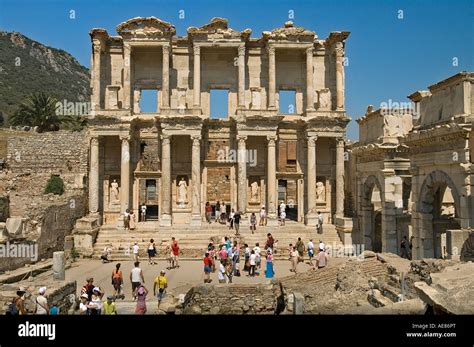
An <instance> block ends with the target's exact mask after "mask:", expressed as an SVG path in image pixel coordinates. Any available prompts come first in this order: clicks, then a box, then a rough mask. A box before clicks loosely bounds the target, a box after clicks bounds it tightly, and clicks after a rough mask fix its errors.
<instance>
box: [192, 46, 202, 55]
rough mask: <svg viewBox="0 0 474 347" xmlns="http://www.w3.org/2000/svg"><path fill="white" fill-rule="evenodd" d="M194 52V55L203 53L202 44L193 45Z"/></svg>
mask: <svg viewBox="0 0 474 347" xmlns="http://www.w3.org/2000/svg"><path fill="white" fill-rule="evenodd" d="M193 53H194V55H200V54H201V46H198V45H193Z"/></svg>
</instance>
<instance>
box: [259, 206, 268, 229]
mask: <svg viewBox="0 0 474 347" xmlns="http://www.w3.org/2000/svg"><path fill="white" fill-rule="evenodd" d="M266 218H267V212H266V211H265V206H262V208H261V209H260V222H259V225H260V226H264V225H267V221H266Z"/></svg>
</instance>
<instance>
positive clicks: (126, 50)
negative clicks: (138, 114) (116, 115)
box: [123, 44, 132, 109]
mask: <svg viewBox="0 0 474 347" xmlns="http://www.w3.org/2000/svg"><path fill="white" fill-rule="evenodd" d="M131 51H132V48H131V47H130V45H127V44H125V45H124V46H123V108H124V109H130V108H131V93H132V91H131V66H132V61H131V60H132V54H131Z"/></svg>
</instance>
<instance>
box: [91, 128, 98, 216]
mask: <svg viewBox="0 0 474 347" xmlns="http://www.w3.org/2000/svg"><path fill="white" fill-rule="evenodd" d="M90 146H91V151H90V153H91V154H90V155H91V158H90V160H91V161H90V167H89V213H91V214H95V213H98V212H99V138H98V137H93V138H91V144H90Z"/></svg>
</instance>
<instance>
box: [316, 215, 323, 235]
mask: <svg viewBox="0 0 474 347" xmlns="http://www.w3.org/2000/svg"><path fill="white" fill-rule="evenodd" d="M316 231H317V233H318V234H322V233H323V215H322V214H321V211H318V219H317V221H316Z"/></svg>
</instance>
